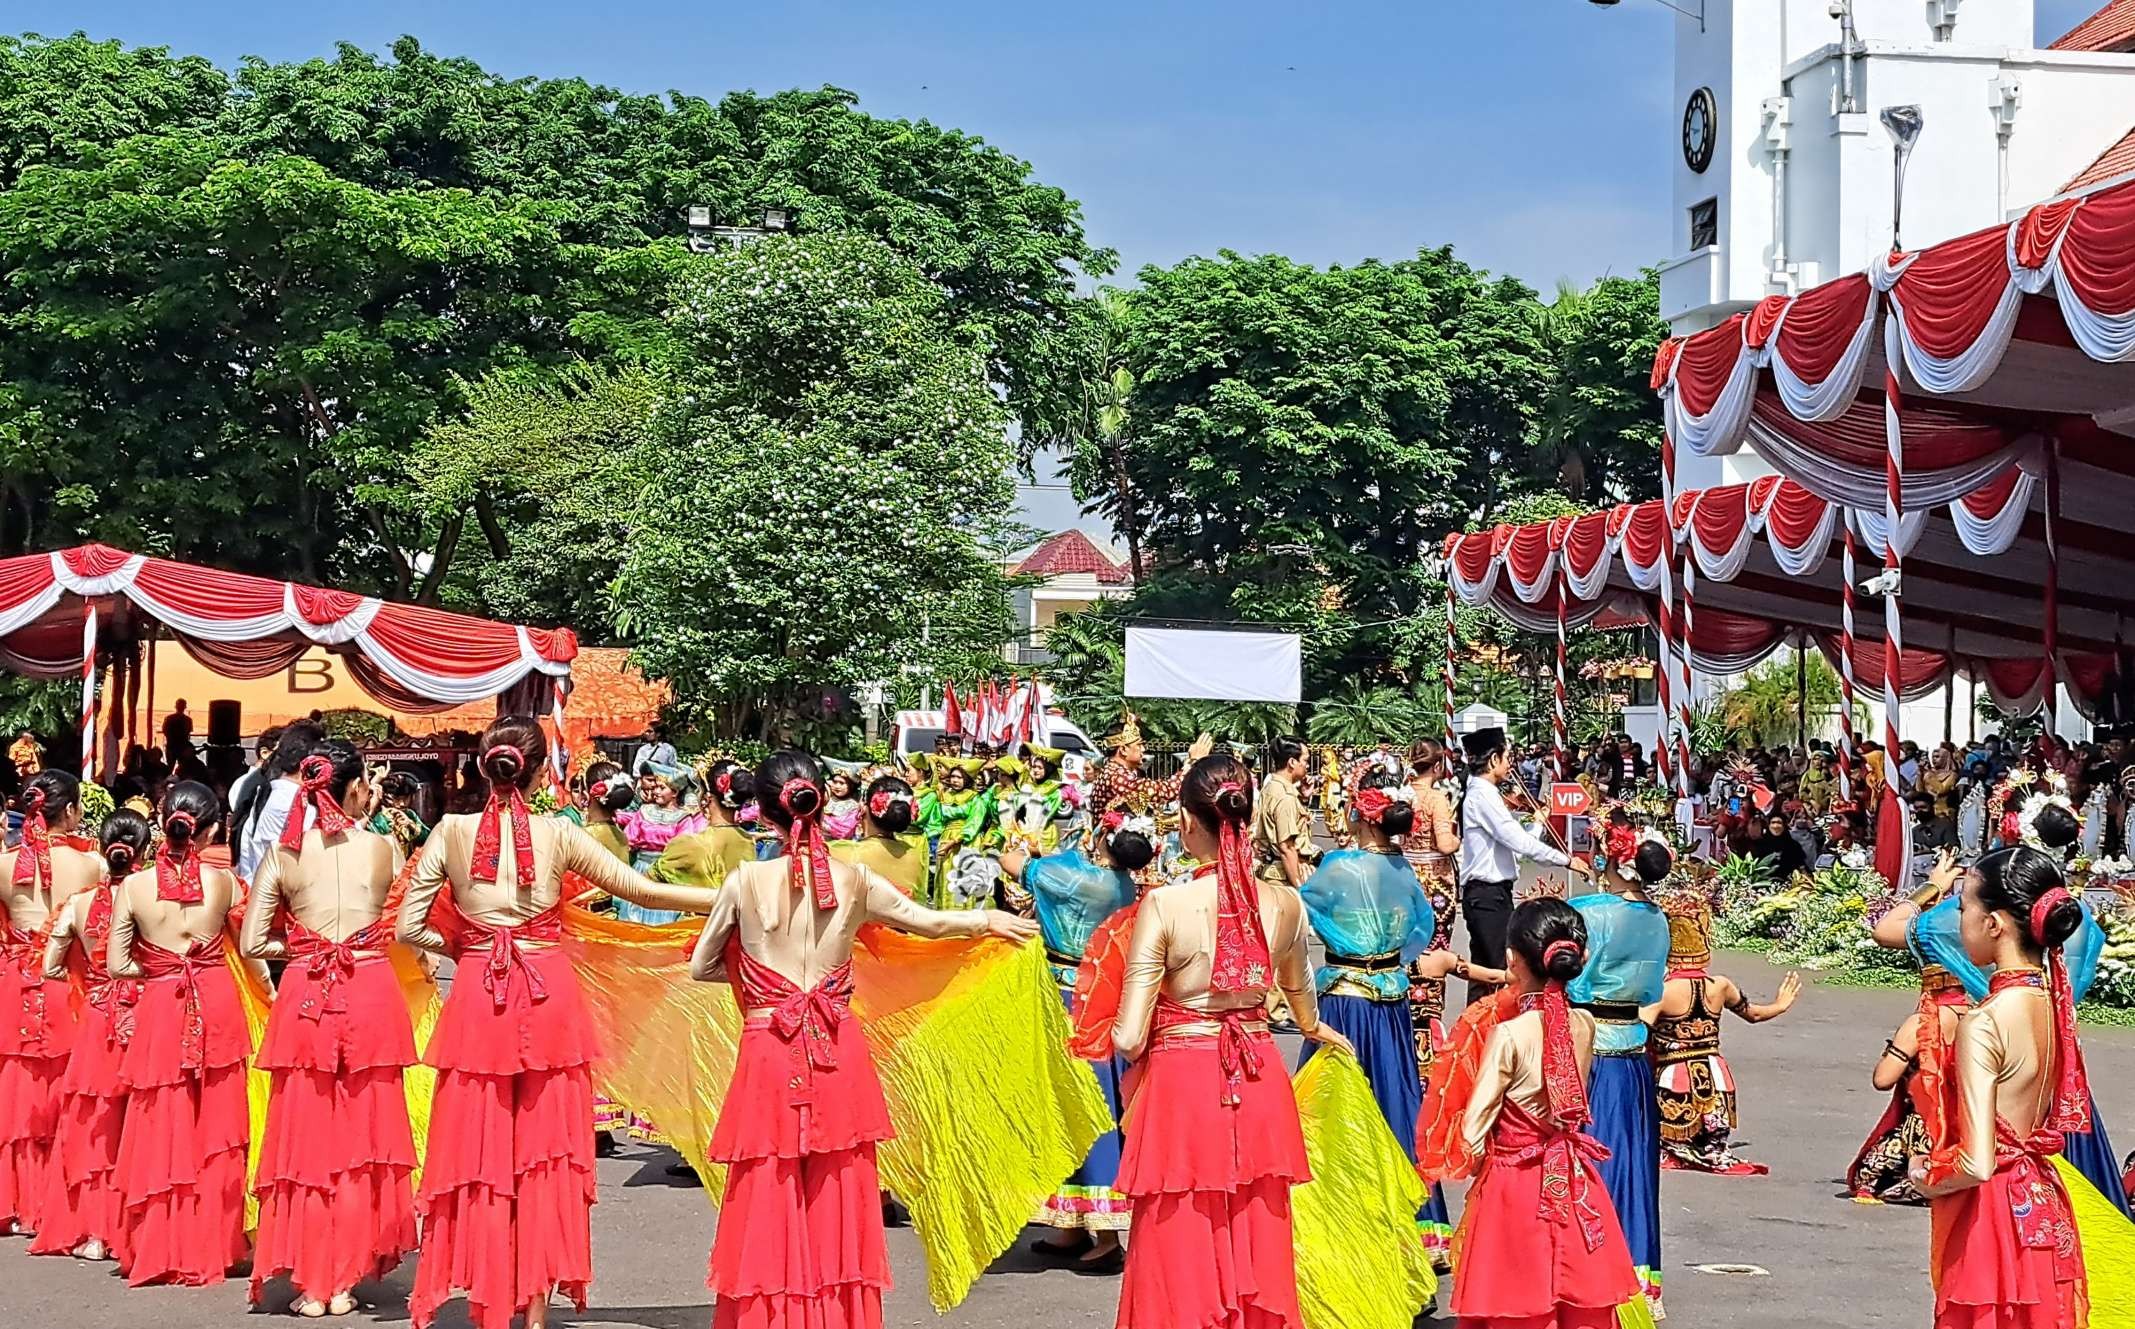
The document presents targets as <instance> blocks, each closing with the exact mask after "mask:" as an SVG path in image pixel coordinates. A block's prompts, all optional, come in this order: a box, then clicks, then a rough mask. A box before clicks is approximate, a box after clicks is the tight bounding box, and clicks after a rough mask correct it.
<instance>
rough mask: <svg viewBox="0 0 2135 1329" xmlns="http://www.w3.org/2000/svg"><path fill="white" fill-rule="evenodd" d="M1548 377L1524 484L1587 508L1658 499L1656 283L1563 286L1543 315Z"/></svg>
mask: <svg viewBox="0 0 2135 1329" xmlns="http://www.w3.org/2000/svg"><path fill="white" fill-rule="evenodd" d="M1541 327H1542V330H1543V335H1544V340H1545V341H1546V343H1547V345H1548V347H1549V356H1550V372H1549V374H1548V377H1547V380H1546V387H1545V388H1544V390H1543V392H1542V394H1541V408H1540V410H1539V412H1538V413H1537V418H1536V422H1535V436H1534V447H1533V450H1532V453H1531V454H1530V457H1529V460H1528V463H1527V466H1528V472H1529V475H1530V477H1531V478H1532V480H1533V481H1534V482H1536V483H1538V484H1543V485H1547V486H1548V487H1550V488H1552V489H1555V490H1556V491H1557V492H1559V493H1562V494H1564V495H1566V496H1567V497H1569V498H1572V499H1574V500H1576V501H1578V502H1579V503H1582V504H1585V505H1587V506H1589V507H1594V506H1599V505H1601V504H1604V503H1622V502H1633V501H1637V500H1640V499H1648V498H1656V497H1658V496H1659V494H1660V446H1661V416H1660V409H1659V405H1658V403H1657V402H1656V401H1655V400H1654V396H1653V389H1652V386H1651V382H1652V372H1653V357H1654V355H1655V354H1656V353H1657V352H1658V351H1659V349H1660V344H1661V339H1662V338H1663V337H1665V336H1666V335H1667V332H1668V328H1667V325H1666V324H1665V323H1663V322H1662V321H1661V314H1660V277H1659V275H1658V274H1657V273H1654V272H1651V271H1648V272H1646V273H1645V274H1643V275H1642V276H1640V277H1639V278H1638V279H1636V280H1632V279H1629V278H1624V277H1604V278H1602V279H1601V280H1600V281H1599V282H1596V283H1595V284H1594V285H1593V286H1592V287H1591V288H1589V289H1587V290H1585V291H1581V290H1578V289H1577V288H1575V287H1572V286H1571V285H1569V284H1566V285H1564V286H1560V287H1559V288H1558V289H1557V298H1556V300H1555V301H1554V302H1553V303H1551V304H1550V305H1548V306H1547V307H1546V308H1544V309H1543V310H1542V311H1541Z"/></svg>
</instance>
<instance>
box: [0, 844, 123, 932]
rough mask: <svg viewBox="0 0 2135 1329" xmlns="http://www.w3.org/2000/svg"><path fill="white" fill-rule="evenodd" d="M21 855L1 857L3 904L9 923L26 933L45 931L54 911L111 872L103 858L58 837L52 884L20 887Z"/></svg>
mask: <svg viewBox="0 0 2135 1329" xmlns="http://www.w3.org/2000/svg"><path fill="white" fill-rule="evenodd" d="M21 852H22V851H21V850H19V849H17V850H12V851H10V852H8V853H4V854H0V900H4V901H5V902H6V905H7V918H8V921H9V922H10V923H12V924H14V925H15V926H16V927H17V928H20V929H21V930H22V931H24V932H36V931H37V930H39V929H40V928H42V927H43V926H44V925H45V920H46V919H48V918H50V917H51V916H52V911H53V910H55V909H57V908H59V907H60V906H61V905H63V904H65V903H66V902H67V901H68V900H70V899H72V898H73V897H74V896H75V895H77V894H79V893H81V892H82V891H86V890H88V889H89V888H90V887H92V886H94V885H96V884H97V883H98V882H100V881H102V880H103V879H104V875H105V873H106V872H107V871H109V869H107V868H106V867H105V866H104V860H103V859H102V858H101V857H99V856H97V855H96V854H91V853H85V852H83V851H82V850H79V849H75V848H73V847H72V846H70V845H64V844H61V843H59V841H58V838H57V836H56V834H55V836H54V839H53V843H52V880H51V881H49V882H45V883H40V884H39V885H37V886H35V887H28V888H24V887H18V886H16V885H15V859H16V857H17V856H18V855H20V853H21Z"/></svg>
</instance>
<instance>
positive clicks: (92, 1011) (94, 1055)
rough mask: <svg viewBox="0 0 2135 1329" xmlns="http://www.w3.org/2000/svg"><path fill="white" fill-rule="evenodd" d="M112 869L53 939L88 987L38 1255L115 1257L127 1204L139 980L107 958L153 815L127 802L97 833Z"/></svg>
mask: <svg viewBox="0 0 2135 1329" xmlns="http://www.w3.org/2000/svg"><path fill="white" fill-rule="evenodd" d="M98 838H99V839H100V840H101V841H102V848H103V857H104V861H105V862H106V863H107V864H108V865H109V866H110V869H111V878H110V879H109V880H106V881H102V882H99V883H98V884H97V885H96V886H94V887H92V888H91V889H89V890H86V891H81V892H78V893H77V894H76V895H75V896H74V898H73V899H71V900H69V901H67V903H66V904H64V905H62V906H60V908H59V909H58V910H56V911H55V912H54V913H53V915H52V926H51V929H50V938H49V940H48V941H47V942H46V943H45V977H46V978H49V979H54V980H60V979H64V978H66V977H67V975H68V974H69V973H70V972H73V973H79V974H80V975H81V977H82V983H83V986H84V988H85V989H86V991H87V993H88V997H89V1000H88V1004H87V1005H86V1006H85V1007H84V1008H83V1010H82V1022H81V1027H80V1028H79V1029H78V1030H76V1032H75V1036H74V1055H73V1056H71V1057H69V1058H68V1059H67V1073H66V1075H65V1077H64V1078H62V1079H61V1080H60V1082H59V1126H58V1129H57V1130H56V1131H55V1132H54V1134H53V1136H52V1162H51V1167H50V1168H49V1170H48V1173H47V1181H46V1186H45V1200H44V1214H43V1219H42V1221H41V1223H40V1225H39V1227H38V1229H37V1240H35V1241H33V1242H31V1243H30V1254H32V1255H73V1256H77V1257H79V1258H81V1259H84V1260H105V1259H114V1258H116V1257H117V1255H118V1253H119V1234H120V1232H121V1231H122V1230H123V1227H124V1222H123V1219H124V1210H123V1208H122V1206H121V1205H120V1202H119V1189H118V1180H117V1175H116V1174H117V1171H118V1165H119V1136H120V1132H121V1131H122V1130H123V1128H124V1126H125V1122H126V1090H125V1088H124V1087H123V1086H122V1085H121V1084H120V1083H119V1061H120V1059H121V1058H122V1057H124V1055H125V1053H126V1042H127V1039H128V1037H129V1035H130V1034H131V1032H132V1028H133V1008H134V1003H135V1001H136V999H137V998H138V996H139V992H140V984H139V983H137V982H135V981H134V980H133V979H117V978H113V977H112V976H111V974H110V972H109V971H108V970H107V969H106V968H105V967H104V965H105V960H106V956H105V952H104V948H105V946H106V945H107V944H108V943H109V942H110V940H111V900H112V891H113V889H114V883H115V882H116V881H120V880H123V879H124V878H125V877H126V875H127V874H128V873H130V872H132V871H133V868H134V865H135V864H136V863H139V862H141V861H142V860H143V859H144V858H146V857H147V855H148V841H149V835H148V819H147V818H146V817H143V816H142V815H141V814H140V813H138V812H135V811H134V810H133V809H131V808H120V809H119V810H118V811H116V812H114V813H112V814H111V815H110V816H109V817H107V818H105V819H104V826H103V829H102V831H101V832H100V834H99V837H98Z"/></svg>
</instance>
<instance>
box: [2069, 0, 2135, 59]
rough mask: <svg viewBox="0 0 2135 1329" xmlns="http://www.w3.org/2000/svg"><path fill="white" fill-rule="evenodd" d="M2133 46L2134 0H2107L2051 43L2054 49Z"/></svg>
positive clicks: (2091, 49) (2100, 48) (2095, 49)
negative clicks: (2103, 4)
mask: <svg viewBox="0 0 2135 1329" xmlns="http://www.w3.org/2000/svg"><path fill="white" fill-rule="evenodd" d="M2131 48H2135V0H2111V3H2109V4H2107V5H2106V7H2105V8H2103V9H2101V10H2099V11H2098V12H2097V13H2095V14H2093V15H2091V16H2090V17H2089V18H2087V19H2085V20H2083V21H2082V22H2081V23H2078V24H2077V25H2076V26H2075V27H2073V28H2071V29H2069V30H2068V32H2066V33H2065V34H2063V35H2062V37H2061V39H2060V40H2059V41H2057V42H2055V43H2054V44H2053V47H2052V49H2053V50H2056V51H2126V50H2129V49H2131Z"/></svg>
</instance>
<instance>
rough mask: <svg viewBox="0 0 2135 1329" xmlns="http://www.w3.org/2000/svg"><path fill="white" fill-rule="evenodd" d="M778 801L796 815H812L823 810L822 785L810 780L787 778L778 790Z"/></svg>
mask: <svg viewBox="0 0 2135 1329" xmlns="http://www.w3.org/2000/svg"><path fill="white" fill-rule="evenodd" d="M778 801H779V804H780V806H782V807H784V808H785V809H786V811H788V812H790V813H792V814H793V815H794V816H796V817H812V816H814V815H815V814H816V813H818V812H821V811H822V810H823V787H822V786H821V785H819V784H816V783H814V782H813V781H810V780H788V781H786V783H785V786H784V787H783V788H781V789H780V790H779V791H778Z"/></svg>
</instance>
